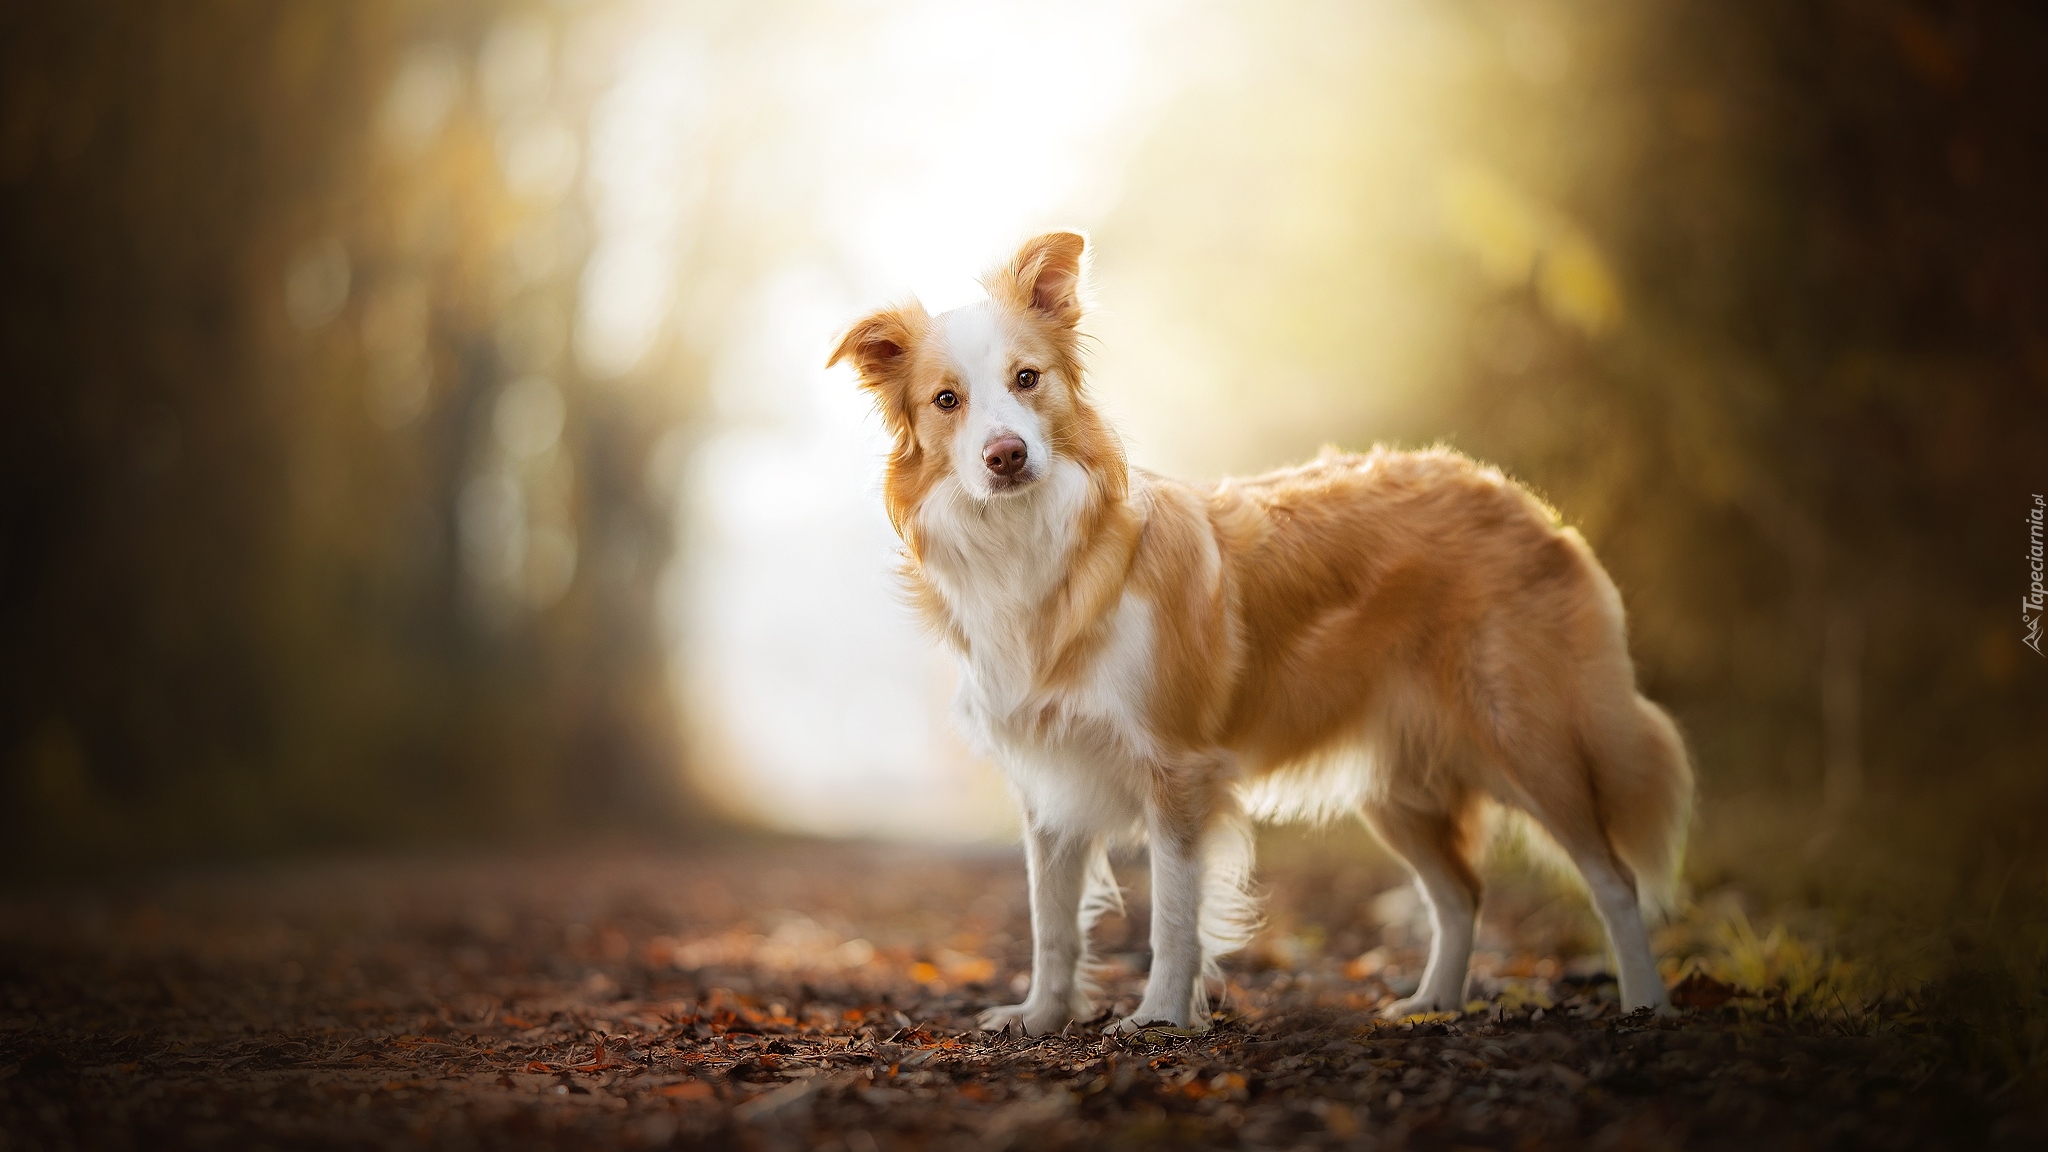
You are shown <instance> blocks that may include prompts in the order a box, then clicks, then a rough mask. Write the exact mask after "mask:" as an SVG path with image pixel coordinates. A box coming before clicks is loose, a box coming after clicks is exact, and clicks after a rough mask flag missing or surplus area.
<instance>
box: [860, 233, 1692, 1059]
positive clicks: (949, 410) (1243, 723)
mask: <svg viewBox="0 0 2048 1152" xmlns="http://www.w3.org/2000/svg"><path fill="white" fill-rule="evenodd" d="M1086 249H1087V241H1086V239H1085V238H1083V237H1082V236H1080V235H1077V234H1075V233H1071V232H1055V233H1051V234H1048V235H1044V236H1040V237H1038V238H1037V239H1035V240H1032V241H1030V242H1029V243H1027V244H1025V245H1024V246H1023V248H1022V249H1021V250H1020V251H1019V252H1018V253H1017V255H1016V257H1015V259H1013V260H1012V261H1011V262H1010V263H1009V264H1008V265H1007V266H1006V267H1003V268H1001V269H998V270H997V271H995V272H993V273H991V274H990V275H989V276H988V277H987V278H986V279H985V280H984V285H985V286H986V288H987V289H988V295H989V299H988V300H986V301H983V302H981V303H977V304H974V305H971V306H968V307H963V308H959V309H955V310H954V311H951V312H947V313H944V314H942V315H939V316H932V315H929V314H927V313H926V312H925V310H924V309H923V307H922V306H920V305H918V304H916V303H915V302H912V303H910V304H906V305H904V306H901V307H896V308H889V309H885V310H883V311H880V312H877V313H875V314H874V315H872V316H869V317H867V318H866V319H863V320H861V321H860V322H859V323H857V324H855V325H854V326H853V327H852V329H851V330H850V331H848V332H847V333H846V335H845V337H844V338H843V339H842V340H841V341H840V342H839V345H838V347H837V349H836V350H834V352H833V353H832V357H831V360H830V363H832V364H837V363H839V362H840V361H842V360H849V361H851V362H852V364H853V366H854V368H855V370H856V371H857V373H858V376H859V379H860V384H861V387H862V388H864V389H866V390H867V391H868V392H869V393H871V394H872V396H873V397H874V400H875V403H876V405H877V406H878V407H879V409H880V410H881V413H882V417H883V419H884V420H885V421H886V422H887V425H888V428H889V430H890V432H891V433H892V434H893V436H894V438H895V443H894V447H893V449H892V451H891V452H890V455H889V460H888V470H887V477H886V480H885V483H884V499H885V501H886V502H887V505H888V512H889V517H890V519H891V520H892V521H893V522H894V524H895V526H896V530H897V532H898V533H899V534H900V535H901V536H902V539H903V547H904V569H903V572H904V578H905V580H906V583H907V585H908V588H909V591H910V595H911V597H912V598H913V601H914V603H915V604H916V606H917V608H918V610H919V611H920V612H921V614H922V615H923V617H924V619H925V621H926V622H927V623H928V624H929V625H930V627H931V628H932V629H933V630H934V631H936V632H937V633H938V634H939V635H940V636H941V637H942V638H943V639H944V641H945V642H946V643H947V644H948V645H949V646H950V647H951V648H952V650H953V652H954V653H955V655H956V656H957V657H958V660H959V667H960V687H959V695H958V698H957V700H956V702H955V707H956V711H957V714H958V717H959V719H960V720H961V722H962V723H963V725H964V727H965V728H966V730H967V732H968V733H969V735H970V737H971V738H972V739H974V740H975V741H976V742H977V743H978V745H979V746H980V748H981V750H982V751H984V752H985V753H986V754H988V755H989V756H990V757H991V758H992V759H994V760H995V761H996V762H997V763H998V764H999V765H1001V766H1002V768H1003V770H1004V771H1005V772H1006V773H1007V775H1008V776H1009V779H1010V781H1011V783H1012V784H1013V785H1014V786H1015V789H1016V791H1017V794H1018V796H1019V797H1020V799H1021V801H1022V804H1023V807H1024V813H1025V822H1026V836H1025V846H1026V858H1027V860H1028V862H1029V865H1030V875H1031V923H1032V932H1033V934H1034V944H1033V955H1032V974H1031V991H1030V994H1029V995H1028V996H1026V997H1025V1000H1024V1002H1023V1003H1022V1004H1018V1005H1014V1006H1010V1007H1003V1008H994V1009H991V1010H989V1011H988V1012H986V1013H984V1015H983V1017H982V1025H983V1027H988V1028H999V1027H1006V1026H1018V1027H1021V1028H1022V1029H1023V1030H1024V1031H1026V1032H1028V1033H1032V1034H1038V1033H1044V1032H1053V1031H1058V1030H1059V1029H1061V1028H1063V1027H1065V1026H1066V1025H1067V1024H1068V1022H1069V1021H1075V1020H1086V1019H1089V1018H1090V1016H1091V1014H1092V1011H1093V1008H1092V1005H1091V1003H1090V999H1089V993H1090V989H1089V987H1088V985H1087V982H1086V979H1085V975H1084V972H1085V969H1084V962H1085V960H1086V958H1087V934H1088V927H1089V924H1090V923H1091V921H1092V920H1093V918H1094V916H1095V915H1096V914H1097V913H1099V912H1100V911H1101V910H1102V909H1103V908H1104V907H1105V906H1108V905H1112V904H1113V903H1114V902H1115V899H1116V895H1115V894H1116V887H1115V882H1114V879H1113V878H1112V877H1111V876H1110V873H1109V867H1108V862H1107V857H1106V855H1105V853H1106V850H1107V846H1108V845H1109V844H1110V843H1112V842H1115V841H1119V840H1123V839H1128V838H1135V837H1136V836H1140V835H1142V836H1143V837H1144V838H1145V840H1146V841H1147V842H1148V844H1149V851H1150V854H1151V864H1152V956H1153V959H1152V970H1151V975H1150V978H1149V981H1148V983H1147V985H1146V989H1145V996H1144V999H1143V1001H1142V1002H1141V1003H1140V1004H1139V1006H1138V1010H1137V1012H1136V1013H1135V1014H1133V1015H1132V1016H1131V1017H1129V1018H1128V1019H1126V1020H1124V1021H1122V1023H1121V1026H1122V1027H1124V1028H1126V1029H1128V1028H1132V1027H1135V1026H1137V1025H1138V1024H1140V1023H1150V1022H1154V1021H1163V1022H1166V1023H1170V1024H1174V1025H1179V1026H1183V1027H1186V1026H1194V1027H1205V1026H1206V1025H1207V1019H1208V998H1207V992H1206V987H1205V975H1210V976H1213V974H1214V967H1213V961H1214V958H1215V957H1216V956H1218V955H1220V954H1222V953H1225V952H1227V951H1229V950H1231V949H1233V948H1235V947H1237V946H1238V945H1240V944H1242V943H1243V941H1244V939H1245V937H1246V936H1247V935H1248V934H1249V932H1250V931H1251V930H1252V928H1253V926H1254V924H1253V921H1254V914H1253V913H1254V909H1253V908H1252V905H1251V902H1250V900H1249V899H1248V897H1247V895H1246V883H1247V880H1248V877H1249V870H1250V863H1251V860H1250V839H1249V834H1248V831H1247V819H1248V815H1250V814H1272V815H1279V816H1286V815H1290V814H1291V815H1318V814H1319V815H1325V816H1327V815H1329V814H1331V813H1332V812H1334V811H1339V810H1342V811H1356V812H1357V813H1359V814H1360V815H1362V816H1363V817H1364V818H1365V821H1366V823H1367V824H1368V825H1370V826H1371V827H1372V829H1373V830H1374V831H1375V833H1376V834H1377V835H1378V836H1379V837H1380V839H1381V840H1383V841H1384V842H1385V843H1386V845H1387V846H1388V847H1389V848H1391V849H1392V850H1393V851H1395V852H1396V853H1398V854H1399V855H1400V856H1401V857H1402V858H1403V859H1404V860H1406V861H1407V862H1408V865H1409V866H1410V867H1411V868H1412V869H1413V870H1414V872H1415V875H1416V878H1417V879H1418V881H1419V882H1420V885H1421V889H1422V892H1423V894H1424V896H1425V898H1426V900H1427V903H1428V907H1429V912H1430V919H1431V924H1432V927H1433V928H1434V930H1435V937H1434V940H1433V942H1432V944H1431V947H1430V954H1429V963H1428V966H1427V968H1426V969H1425V971H1424V974H1423V977H1422V983H1421V986H1420V988H1419V989H1418V990H1417V991H1416V993H1415V995H1413V996H1412V997H1410V998H1408V999H1406V1000H1403V1001H1401V1002H1399V1003H1397V1004H1395V1005H1393V1006H1392V1007H1391V1008H1389V1009H1388V1010H1387V1012H1388V1013H1389V1014H1390V1015H1405V1014H1409V1013H1414V1012H1422V1011H1430V1010H1445V1009H1455V1008H1457V1007H1458V1006H1460V1005H1461V1004H1462V1003H1463V1001H1464V986H1465V978H1466V966H1467V963H1468V961H1469V959H1470V955H1471V949H1472V933H1473V923H1474V919H1475V917H1476V915H1477V911H1478V905H1479V896H1480V884H1479V877H1478V875H1477V873H1476V872H1475V870H1474V864H1473V858H1474V853H1475V851H1476V850H1477V849H1478V848H1479V847H1480V845H1479V842H1478V841H1479V838H1480V834H1481V830H1482V826H1483V824H1484V817H1485V816H1486V814H1487V813H1488V811H1489V810H1490V809H1492V808H1493V807H1494V806H1506V807H1507V808H1509V809H1514V810H1519V811H1521V812H1523V813H1526V814H1527V815H1528V816H1529V817H1532V818H1533V819H1534V821H1535V823H1536V824H1538V825H1540V826H1541V828H1543V829H1544V830H1545V831H1546V832H1547V833H1548V834H1549V836H1550V838H1551V839H1553V840H1554V841H1555V842H1556V844H1557V846H1558V847H1560V848H1561V849H1562V850H1563V851H1564V853H1565V854H1566V855H1567V856H1568V857H1569V858H1570V859H1571V861H1572V862H1573V863H1574V864H1575V865H1576V866H1577V868H1578V870H1579V872H1580V874H1581V875H1582V876H1583V877H1584V878H1585V881H1586V884H1587V886H1588V888H1589V889H1590V890H1591V893H1592V899H1593V905H1594V907H1595V909H1596V910H1597V911H1598V912H1599V915H1600V917H1601V919H1602V921H1603V922H1604V923H1605V925H1606V928H1607V934H1608V939H1609V941H1610V942H1611V943H1612V945H1613V947H1614V952H1615V956H1616V959H1617V962H1618V964H1619V967H1620V981H1621V998H1622V1001H1623V1003H1624V1004H1626V1005H1627V1006H1629V1007H1631V1008H1640V1007H1652V1008H1657V1009H1660V1010H1663V1009H1666V1007H1667V1003H1668V1002H1667V1000H1666V997H1665V994H1664V985H1663V982H1662V980H1661V979H1660V977H1659V976H1658V973H1657V966H1656V960H1655V957H1654V956H1652V954H1651V951H1650V942H1649V937H1648V935H1647V933H1646V932H1645V930H1644V924H1643V918H1642V914H1641V912H1640V910H1639V909H1640V907H1641V905H1642V904H1645V903H1648V902H1650V901H1652V900H1654V899H1656V898H1659V897H1661V896H1662V895H1664V894H1666V893H1668V892H1669V887H1670V884H1671V882H1672V879H1673V876H1674V873H1675V871H1676V868H1677V865H1678V858H1679V855H1680V852H1681V850H1682V844H1683V840H1684V834H1685V828H1686V823H1687V818H1688V812H1689V809H1690V805H1691V799H1692V774H1691V771H1690V769H1689V768H1688V767H1687V764H1686V756H1685V749H1684V746H1683V744H1682V743H1681V742H1680V740H1679V736H1678V732H1677V730H1676V728H1675V727H1674V726H1673V725H1672V723H1671V721H1670V719H1669V718H1668V717H1667V716H1666V715H1665V714H1664V712H1663V711H1662V710H1660V709H1659V708H1658V707H1657V706H1656V705H1654V704H1652V703H1650V702H1649V701H1648V700H1645V699H1644V698H1642V697H1641V696H1639V695H1638V694H1637V693H1636V687H1635V674H1634V669H1633V666H1632V665H1631V664H1630V662H1629V655H1628V647H1627V644H1626V641H1625V638H1624V634H1623V625H1622V608H1621V598H1620V596H1619V595H1618V594H1617V593H1616V591H1615V588H1614V584H1613V582H1612V581H1611V580H1609V579H1608V577H1607V574H1606V572H1605V571H1603V570H1602V569H1601V567H1600V564H1599V562H1598V561H1597V560H1595V559H1594V558H1593V554H1592V552H1591V551H1590V550H1589V549H1588V548H1587V546H1586V543H1585V541H1584V540H1582V539H1581V538H1580V537H1579V535H1578V534H1577V533H1576V532H1574V531H1572V530H1571V529H1569V528H1565V527H1561V526H1560V525H1559V523H1558V519H1557V516H1556V514H1555V513H1554V512H1552V511H1551V510H1550V509H1549V508H1547V507H1545V506H1544V505H1543V504H1542V503H1541V502H1540V501H1538V500H1537V499H1536V498H1535V497H1533V496H1531V495H1530V494H1529V493H1528V492H1527V491H1526V490H1524V489H1523V488H1521V487H1519V486H1518V485H1516V484H1514V483H1513V482H1511V481H1509V480H1507V479H1505V478H1504V477H1503V476H1502V475H1501V474H1500V472H1498V471H1496V470H1494V469H1491V468H1483V467H1480V466H1479V465H1477V464H1474V463H1473V462H1472V461H1470V460H1468V459H1466V458H1465V457H1463V456H1460V455H1458V454H1456V453H1454V452H1450V451H1445V450H1440V449H1439V450H1432V451H1427V452H1395V451H1389V450H1385V449H1375V450H1374V451H1372V452H1371V453H1368V454H1366V455H1363V456H1356V455H1344V454H1339V453H1336V452H1334V451H1326V452H1325V453H1324V454H1323V455H1322V456H1321V457H1320V458H1318V459H1317V460H1315V461H1314V462H1313V463H1309V464H1305V465H1302V466H1301V467H1298V468H1292V469H1288V470H1286V471H1281V472H1275V473H1272V474H1269V475H1265V476H1259V477H1255V478H1252V479H1242V480H1225V481H1223V482H1222V483H1220V484H1216V485H1213V486H1207V487H1204V486H1197V485H1193V484H1185V483H1181V482H1179V481H1175V480H1169V479H1166V478H1164V477H1160V476H1154V475H1151V474H1149V473H1146V472H1143V471H1139V470H1135V469H1132V468H1129V467H1127V466H1126V464H1125V462H1124V454H1123V449H1122V446H1121V444H1120V443H1119V441H1118V439H1117V436H1116V433H1115V432H1114V431H1112V430H1111V429H1110V427H1109V426H1108V425H1107V424H1106V423H1105V422H1104V421H1103V419H1102V417H1101V416H1100V415H1098V414H1097V412H1096V410H1095V409H1094V408H1093V407H1092V406H1091V405H1090V404H1089V402H1088V398H1087V395H1086V391H1085V389H1084V387H1083V365H1082V357H1081V340H1082V338H1081V335H1080V333H1079V330H1078V325H1079V324H1080V322H1081V319H1082V315H1083V310H1084V309H1083V288H1084V275H1085V273H1084V261H1085V257H1086Z"/></svg>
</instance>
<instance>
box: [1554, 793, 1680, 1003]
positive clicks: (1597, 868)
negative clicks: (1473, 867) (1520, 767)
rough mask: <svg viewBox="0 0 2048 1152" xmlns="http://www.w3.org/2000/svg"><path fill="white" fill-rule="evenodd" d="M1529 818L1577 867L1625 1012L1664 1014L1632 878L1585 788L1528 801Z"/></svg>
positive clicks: (1667, 1000) (1659, 981)
mask: <svg viewBox="0 0 2048 1152" xmlns="http://www.w3.org/2000/svg"><path fill="white" fill-rule="evenodd" d="M1533 799H1534V801H1535V802H1534V803H1532V804H1530V805H1529V814H1530V815H1532V816H1534V817H1535V818H1536V822H1537V823H1538V824H1541V825H1542V826H1543V830H1544V831H1546V832H1548V833H1549V834H1550V837H1551V839H1553V840H1555V841H1556V842H1557V846H1558V847H1559V848H1562V849H1564V853H1565V855H1566V856H1569V857H1570V858H1571V861H1572V864H1573V865H1574V866H1575V867H1577V868H1578V870H1579V875H1580V876H1582V877H1584V878H1585V880H1586V888H1587V890H1588V892H1590V893H1591V895H1592V897H1593V910H1594V911H1595V912H1597V913H1598V914H1599V916H1600V923H1601V924H1602V926H1604V927H1605V928H1606V929H1607V942H1608V943H1609V944H1610V945H1612V946H1613V948H1614V961H1615V965H1616V967H1618V968H1619V969H1620V970H1621V972H1620V977H1621V1003H1622V1007H1624V1008H1628V1009H1636V1008H1654V1009H1656V1010H1657V1011H1658V1012H1667V1013H1668V1012H1669V1011H1670V1010H1671V1001H1670V998H1669V997H1668V996H1666V995H1665V992H1664V980H1663V978H1662V977H1661V976H1659V975H1658V974H1657V958H1656V955H1655V954H1654V953H1652V952H1651V951H1650V933H1649V930H1648V929H1647V928H1646V927H1645V926H1644V924H1643V913H1642V908H1641V906H1640V904H1639V903H1638V900H1637V891H1636V877H1635V875H1634V873H1632V872H1631V871H1630V870H1629V867H1628V865H1627V864H1624V863H1623V862H1622V861H1621V858H1620V857H1619V856H1618V855H1616V853H1615V851H1614V847H1613V845H1612V844H1611V843H1610V842H1609V839H1608V835H1607V832H1606V830H1605V829H1604V828H1603V827H1602V826H1601V820H1600V813H1599V809H1598V807H1597V803H1596V801H1595V799H1594V796H1593V793H1592V791H1591V789H1590V788H1587V787H1585V786H1584V785H1580V786H1578V787H1572V786H1570V785H1564V786H1554V787H1552V788H1549V789H1546V790H1545V791H1544V792H1543V793H1542V794H1540V795H1538V796H1536V797H1534V798H1533Z"/></svg>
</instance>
